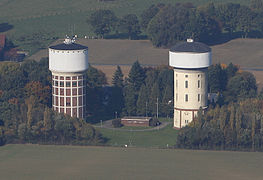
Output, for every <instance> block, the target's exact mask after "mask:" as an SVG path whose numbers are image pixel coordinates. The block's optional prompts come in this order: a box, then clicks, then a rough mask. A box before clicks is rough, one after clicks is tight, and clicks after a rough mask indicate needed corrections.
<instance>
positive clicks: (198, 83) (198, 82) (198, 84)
mask: <svg viewBox="0 0 263 180" xmlns="http://www.w3.org/2000/svg"><path fill="white" fill-rule="evenodd" d="M197 86H198V88H200V80H198V81H197Z"/></svg>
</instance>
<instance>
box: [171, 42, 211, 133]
mask: <svg viewBox="0 0 263 180" xmlns="http://www.w3.org/2000/svg"><path fill="white" fill-rule="evenodd" d="M211 61H212V58H211V48H209V47H208V46H207V45H205V44H203V43H200V42H194V41H193V40H192V39H188V40H187V41H186V42H180V43H178V44H176V45H175V46H173V47H172V48H171V49H170V51H169V65H170V66H172V67H173V68H174V128H178V129H180V128H182V127H184V126H186V125H187V124H189V123H190V122H192V121H193V120H194V117H195V116H196V115H197V112H198V110H199V108H200V107H201V108H202V109H205V108H207V95H208V91H207V88H208V87H207V86H208V81H207V69H208V67H209V66H210V65H211Z"/></svg>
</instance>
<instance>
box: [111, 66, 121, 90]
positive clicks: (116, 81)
mask: <svg viewBox="0 0 263 180" xmlns="http://www.w3.org/2000/svg"><path fill="white" fill-rule="evenodd" d="M112 84H113V86H115V87H119V88H123V73H122V70H121V68H120V66H117V69H116V71H115V73H114V75H113V78H112Z"/></svg>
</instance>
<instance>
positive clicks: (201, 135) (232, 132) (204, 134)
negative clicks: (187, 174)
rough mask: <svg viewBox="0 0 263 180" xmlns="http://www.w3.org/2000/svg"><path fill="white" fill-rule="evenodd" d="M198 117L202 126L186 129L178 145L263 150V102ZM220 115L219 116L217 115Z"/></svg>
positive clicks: (246, 102) (231, 106)
mask: <svg viewBox="0 0 263 180" xmlns="http://www.w3.org/2000/svg"><path fill="white" fill-rule="evenodd" d="M218 110H219V107H216V108H215V109H212V108H210V109H209V110H208V111H207V112H206V113H205V114H204V115H200V114H199V115H198V118H197V119H198V121H202V122H203V123H202V126H200V123H197V124H191V125H190V126H187V127H185V128H182V129H181V130H180V132H179V135H178V138H177V146H178V147H181V148H190V149H228V150H252V151H254V150H260V151H262V150H263V146H262V145H263V143H262V142H263V139H262V135H261V128H262V117H263V114H262V101H260V100H258V99H246V100H243V101H239V102H238V103H232V104H229V105H227V106H222V107H221V108H220V110H219V113H218ZM216 114H218V115H216Z"/></svg>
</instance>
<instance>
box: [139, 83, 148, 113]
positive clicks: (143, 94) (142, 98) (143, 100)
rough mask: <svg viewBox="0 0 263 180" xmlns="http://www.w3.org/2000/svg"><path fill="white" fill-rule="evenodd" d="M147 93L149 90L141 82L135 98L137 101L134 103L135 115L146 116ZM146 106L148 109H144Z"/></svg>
mask: <svg viewBox="0 0 263 180" xmlns="http://www.w3.org/2000/svg"><path fill="white" fill-rule="evenodd" d="M148 95H149V90H148V89H147V88H146V86H145V85H144V84H143V85H142V86H141V88H140V91H139V96H138V100H137V103H136V107H137V115H140V116H148V111H149V99H148ZM146 106H148V107H147V108H148V109H146Z"/></svg>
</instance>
